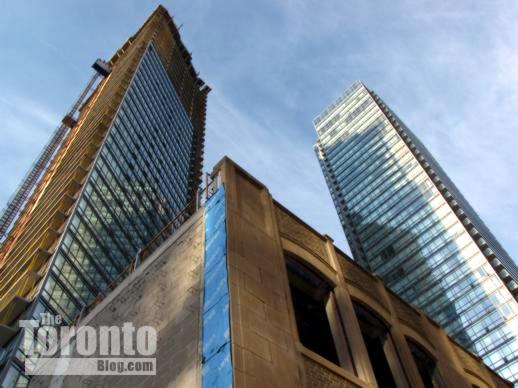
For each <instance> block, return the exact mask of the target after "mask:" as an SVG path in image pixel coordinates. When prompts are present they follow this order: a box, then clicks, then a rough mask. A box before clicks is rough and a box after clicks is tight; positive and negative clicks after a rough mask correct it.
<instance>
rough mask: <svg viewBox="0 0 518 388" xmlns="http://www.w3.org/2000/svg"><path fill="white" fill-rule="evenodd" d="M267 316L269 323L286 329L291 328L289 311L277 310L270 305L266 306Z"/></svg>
mask: <svg viewBox="0 0 518 388" xmlns="http://www.w3.org/2000/svg"><path fill="white" fill-rule="evenodd" d="M266 317H267V321H268V323H269V324H271V325H273V326H276V327H278V328H280V329H283V330H285V331H289V330H290V318H289V315H288V311H277V310H275V309H273V308H271V307H269V306H267V307H266Z"/></svg>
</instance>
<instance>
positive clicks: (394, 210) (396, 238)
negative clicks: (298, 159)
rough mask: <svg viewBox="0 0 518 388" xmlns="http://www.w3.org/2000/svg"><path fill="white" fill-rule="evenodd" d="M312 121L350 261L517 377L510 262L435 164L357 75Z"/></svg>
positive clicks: (517, 288)
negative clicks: (360, 266)
mask: <svg viewBox="0 0 518 388" xmlns="http://www.w3.org/2000/svg"><path fill="white" fill-rule="evenodd" d="M314 126H315V128H316V131H317V134H318V141H317V143H316V145H315V151H316V153H317V156H318V159H319V162H320V165H321V168H322V171H323V173H324V175H325V179H326V181H327V184H328V187H329V190H330V193H331V196H332V198H333V201H334V204H335V207H336V209H337V212H338V215H339V218H340V221H341V224H342V226H343V229H344V231H345V234H346V237H347V240H348V242H349V246H350V248H351V251H352V253H353V256H354V257H355V259H356V260H357V261H358V262H359V263H360V264H361V265H362V266H364V267H365V268H366V269H368V270H370V271H371V272H373V273H376V274H378V275H379V276H381V277H382V278H383V280H384V281H385V283H386V284H387V285H388V286H389V287H390V288H391V289H392V290H393V291H395V292H396V293H397V294H398V295H400V296H401V297H402V298H403V299H405V300H406V301H408V302H410V303H413V304H415V305H416V306H418V307H420V308H421V309H423V310H424V311H425V312H427V313H428V314H429V315H430V316H431V317H432V318H433V319H435V320H436V321H437V322H438V323H439V324H440V325H441V326H443V327H444V328H445V329H446V331H447V332H448V333H449V334H450V335H451V336H452V337H453V338H454V339H455V340H457V341H458V342H460V343H461V344H462V345H464V346H466V347H467V348H469V349H470V350H472V351H473V352H474V353H475V354H478V355H479V356H480V357H481V358H482V359H483V360H484V362H485V363H486V364H487V365H488V366H490V367H491V368H493V369H495V370H496V371H497V372H498V373H500V374H501V375H502V376H503V377H505V378H507V379H509V380H511V381H514V382H517V381H518V304H517V301H516V296H517V295H518V284H517V281H518V270H517V267H516V265H515V263H514V262H513V260H512V259H511V258H510V257H509V255H508V254H507V253H506V252H505V250H504V249H503V248H502V247H501V246H500V244H499V243H498V242H497V240H496V239H495V237H494V236H493V235H492V234H491V232H490V231H489V229H488V228H487V227H486V226H485V224H484V223H483V222H482V220H481V219H480V218H479V217H478V216H477V214H476V213H475V211H474V210H473V209H472V207H471V206H470V205H469V203H468V202H467V201H466V199H465V198H464V197H463V196H462V195H461V193H460V192H459V191H458V190H457V188H456V187H455V185H454V184H453V183H452V182H451V180H450V179H449V178H448V176H447V175H446V173H445V172H444V171H443V170H442V169H441V167H440V166H439V164H438V163H437V162H436V161H435V159H434V158H433V157H432V156H431V155H430V153H429V152H428V151H427V150H426V148H425V147H424V146H423V144H422V143H421V142H420V141H419V140H418V139H417V138H416V137H415V135H414V134H413V133H412V132H411V131H410V130H409V129H408V128H407V127H406V126H405V125H404V123H403V122H402V121H401V120H400V119H399V118H398V117H397V116H396V115H395V114H394V113H393V112H392V111H391V110H390V109H389V108H388V107H387V106H386V105H385V104H384V103H383V101H382V100H381V99H380V98H379V97H378V96H377V95H376V94H375V93H374V92H373V91H371V90H369V89H368V88H367V87H365V85H363V84H362V83H361V82H357V83H355V84H353V85H352V87H351V88H349V89H348V90H347V91H346V92H344V93H343V95H342V96H341V97H340V98H338V100H336V101H335V102H334V103H333V104H332V105H331V106H329V107H328V108H327V109H326V110H325V111H324V112H323V113H322V114H321V115H319V116H318V117H317V118H316V119H315V120H314Z"/></svg>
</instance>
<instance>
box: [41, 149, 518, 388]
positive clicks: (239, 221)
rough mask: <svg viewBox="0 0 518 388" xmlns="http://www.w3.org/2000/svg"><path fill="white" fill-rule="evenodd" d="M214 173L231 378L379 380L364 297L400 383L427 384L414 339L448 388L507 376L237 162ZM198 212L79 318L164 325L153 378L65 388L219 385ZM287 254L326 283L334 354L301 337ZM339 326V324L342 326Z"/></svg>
mask: <svg viewBox="0 0 518 388" xmlns="http://www.w3.org/2000/svg"><path fill="white" fill-rule="evenodd" d="M216 175H217V177H218V181H219V182H220V184H222V185H223V186H224V192H225V218H226V244H227V247H226V260H227V269H228V286H229V295H228V297H229V298H230V328H231V331H230V348H231V355H232V357H231V358H232V359H231V364H232V376H233V386H234V387H239V388H241V387H245V388H255V387H257V388H263V387H282V388H287V387H296V388H300V387H308V388H309V387H322V388H323V387H336V388H342V387H347V388H349V387H378V386H380V385H379V384H378V383H377V380H376V372H377V371H376V370H375V368H374V367H373V365H374V363H373V362H371V358H370V356H369V353H368V345H367V343H366V342H365V340H364V338H363V337H362V328H361V320H360V318H359V315H358V312H357V310H356V309H355V308H356V307H355V306H358V305H361V306H363V307H364V308H365V309H367V310H369V311H371V312H372V313H373V314H374V315H376V316H377V317H378V318H379V320H380V321H382V322H384V324H385V325H386V326H387V327H388V330H389V333H388V337H390V341H387V342H386V343H385V345H384V352H385V355H386V357H387V360H388V364H389V367H390V371H391V374H392V376H393V378H394V382H395V384H396V386H398V387H407V388H410V387H412V388H414V387H416V388H424V387H425V385H424V383H423V380H422V378H421V374H420V370H419V369H418V366H417V362H416V361H415V358H414V356H413V353H412V350H411V346H410V343H413V344H418V345H419V347H420V348H422V349H424V350H425V352H426V353H427V354H429V355H430V357H431V358H432V359H433V360H434V363H435V367H436V370H437V373H438V374H440V377H441V381H442V382H443V386H444V387H466V388H469V387H480V388H482V387H494V388H497V387H509V386H511V385H510V384H509V383H508V382H506V381H504V380H502V379H501V378H500V377H498V376H497V375H496V374H495V373H494V372H492V371H491V370H490V369H489V368H487V367H486V366H485V365H484V364H483V363H482V362H481V360H480V359H479V358H477V357H475V356H473V355H472V354H471V353H469V352H468V351H466V350H465V349H463V348H462V347H460V346H459V345H458V344H457V343H455V342H454V341H453V340H452V339H450V338H449V337H448V336H447V335H446V334H445V332H444V331H443V330H442V329H441V328H440V327H439V326H438V325H437V323H435V322H434V321H433V320H431V319H430V318H429V317H428V316H427V315H425V314H424V313H423V312H421V311H420V310H418V309H416V308H414V307H412V306H410V305H408V304H406V303H405V302H404V301H402V300H401V299H400V298H398V297H397V296H396V295H395V294H393V293H392V292H390V291H389V290H388V289H386V288H385V286H384V285H383V282H382V281H381V280H380V279H379V278H377V277H375V276H372V275H370V274H369V273H367V272H366V271H364V270H363V269H362V268H361V267H359V266H358V265H357V264H356V263H355V262H354V261H352V260H351V259H350V258H349V257H347V255H346V254H344V253H343V252H341V251H340V250H338V249H337V248H336V247H335V246H334V245H333V241H332V239H331V238H330V237H328V236H326V235H322V234H319V233H318V232H316V231H315V230H313V229H312V228H311V227H310V226H308V225H307V224H305V223H304V222H303V221H301V220H300V219H299V218H297V217H296V216H295V215H294V214H292V213H291V212H289V211H288V210H287V209H286V208H284V207H283V206H282V205H280V204H279V203H277V202H275V201H274V200H273V198H272V196H271V195H270V193H269V192H268V190H267V188H266V187H265V186H264V185H262V184H261V183H260V182H258V181H257V180H256V179H255V178H253V177H252V176H250V175H249V174H248V173H246V172H245V171H244V170H242V169H241V168H240V167H239V166H237V165H236V164H235V163H233V162H232V161H231V160H229V159H227V158H224V159H223V160H222V161H221V162H220V163H219V164H218V165H217V166H216V167H215V168H214V171H213V176H216ZM203 213H204V210H203V209H202V210H200V211H198V213H196V214H195V215H194V216H193V218H192V219H190V220H189V221H188V222H187V224H185V225H184V226H183V227H182V228H181V229H180V230H179V231H178V232H177V233H175V234H174V235H173V236H172V237H171V238H169V239H168V240H167V241H166V242H165V243H164V245H162V246H161V247H160V248H158V250H157V251H156V252H155V253H153V254H152V255H151V256H150V257H149V258H148V259H147V260H146V261H145V262H144V264H143V265H142V266H141V267H139V268H138V270H137V271H136V272H134V273H133V274H132V275H131V276H130V277H129V278H128V279H126V280H125V281H124V282H123V283H122V284H121V285H120V286H119V287H118V288H117V289H116V290H115V291H114V292H113V293H112V294H111V295H110V296H109V297H108V298H107V299H106V300H105V301H103V302H102V303H101V304H100V305H98V306H97V307H96V308H95V309H94V310H93V311H92V312H91V313H90V314H89V315H88V316H87V317H86V319H85V321H84V323H95V324H116V323H119V322H122V321H124V320H132V321H133V322H135V324H136V325H137V324H139V325H153V326H155V327H157V329H159V346H158V354H157V370H158V374H157V376H156V377H155V376H150V377H145V376H140V377H118V378H117V377H102V376H97V377H92V376H89V377H87V378H81V377H66V378H65V379H64V380H63V381H62V384H61V386H62V387H72V386H73V387H81V386H85V387H86V386H92V387H122V386H131V387H137V386H142V387H166V386H167V387H189V388H190V387H203V388H206V387H210V386H214V385H213V384H212V385H211V383H206V382H204V381H203V380H202V376H201V373H202V357H201V349H202V347H203V346H204V345H203V343H204V341H205V339H204V336H203V334H202V333H201V331H202V330H201V327H202V325H203V322H201V320H202V319H203V318H202V317H201V316H200V311H201V310H202V307H203V306H202V305H201V302H200V301H201V300H202V293H203V291H202V290H201V288H202V287H201V285H202V284H203V280H202V277H203V263H204V260H203V252H204V247H203V241H204V233H203V230H204V228H203V224H204V223H203V217H202V214H203ZM205 216H206V211H205ZM207 225H208V224H207ZM205 248H206V247H205ZM286 257H296V258H297V260H299V261H300V262H303V263H304V265H305V266H306V267H308V268H311V270H312V271H314V272H315V273H318V274H319V275H320V276H321V278H323V279H325V282H326V283H327V284H328V285H329V286H330V289H331V292H332V296H333V304H332V305H330V306H331V307H330V308H329V310H327V307H326V311H327V313H328V319H329V325H330V327H331V330H332V331H333V338H334V345H335V347H336V351H337V354H338V361H337V362H332V361H330V360H328V359H326V358H325V357H323V356H322V355H320V354H318V353H317V352H316V351H313V350H311V349H309V348H308V347H306V346H305V345H304V344H303V342H302V340H301V337H300V332H299V330H300V329H299V327H298V324H297V320H296V313H295V307H294V306H295V305H294V303H293V294H292V292H293V291H292V290H291V289H290V280H289V277H288V269H287V266H286ZM200 291H201V292H200ZM336 332H341V333H340V335H337V336H335V333H336ZM315 334H318V333H315ZM211 381H215V380H211ZM81 384H82V385H81ZM85 384H86V385H85ZM49 385H51V386H56V385H55V384H51V383H50V380H49V379H34V380H33V382H32V384H31V386H34V387H38V386H49Z"/></svg>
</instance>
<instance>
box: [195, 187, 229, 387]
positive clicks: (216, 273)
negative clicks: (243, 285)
mask: <svg viewBox="0 0 518 388" xmlns="http://www.w3.org/2000/svg"><path fill="white" fill-rule="evenodd" d="M225 219H226V218H225V189H224V187H223V186H221V187H220V188H219V189H218V191H217V192H216V193H215V194H214V195H213V196H212V197H211V198H210V199H209V200H208V201H207V203H206V204H205V258H204V270H203V273H204V277H203V279H204V280H203V289H204V294H203V310H202V313H203V315H202V320H203V322H202V327H203V334H202V356H203V358H202V388H214V387H216V388H220V387H221V388H231V387H232V358H231V348H230V311H229V296H228V271H227V233H226V227H225Z"/></svg>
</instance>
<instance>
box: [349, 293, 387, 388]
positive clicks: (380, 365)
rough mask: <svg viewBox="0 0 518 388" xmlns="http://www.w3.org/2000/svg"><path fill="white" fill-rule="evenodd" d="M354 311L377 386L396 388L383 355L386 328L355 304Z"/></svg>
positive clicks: (385, 356)
mask: <svg viewBox="0 0 518 388" xmlns="http://www.w3.org/2000/svg"><path fill="white" fill-rule="evenodd" d="M354 311H355V313H356V317H357V318H358V322H359V324H360V329H361V332H362V337H363V341H364V342H365V346H366V348H367V354H368V355H369V359H370V361H371V365H372V369H373V372H374V376H375V377H376V381H377V383H378V386H380V387H383V388H396V387H397V386H396V382H395V381H394V376H393V375H392V371H391V369H390V365H389V362H388V360H387V355H386V353H385V348H386V342H387V341H389V340H390V339H389V329H388V327H387V326H386V325H385V324H384V323H383V322H382V321H381V320H380V319H378V318H377V317H376V316H375V315H374V314H372V313H371V312H370V311H368V310H367V309H365V308H364V307H362V306H360V305H359V304H357V303H354Z"/></svg>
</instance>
